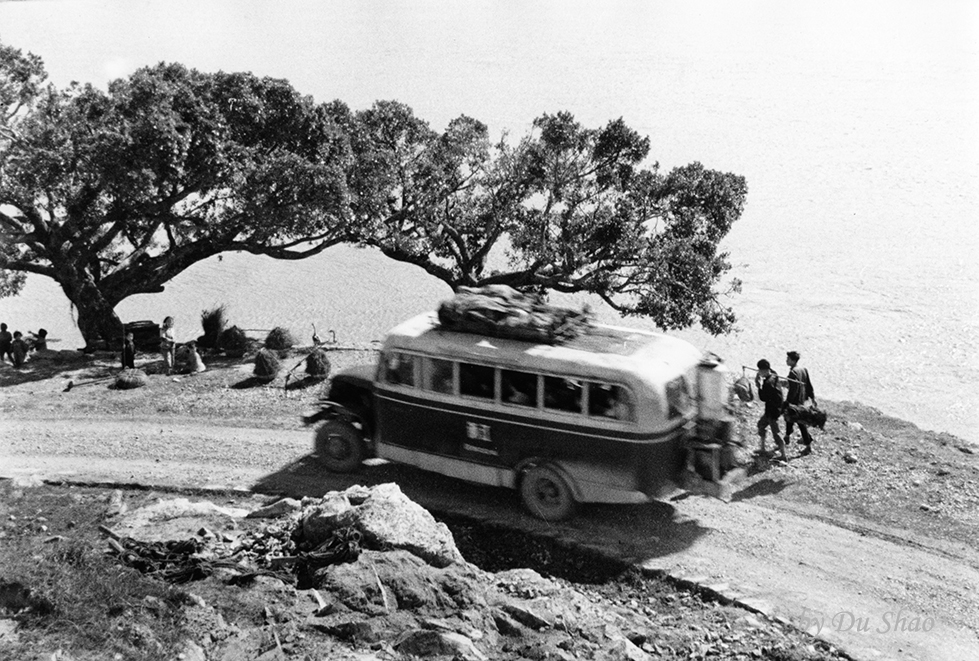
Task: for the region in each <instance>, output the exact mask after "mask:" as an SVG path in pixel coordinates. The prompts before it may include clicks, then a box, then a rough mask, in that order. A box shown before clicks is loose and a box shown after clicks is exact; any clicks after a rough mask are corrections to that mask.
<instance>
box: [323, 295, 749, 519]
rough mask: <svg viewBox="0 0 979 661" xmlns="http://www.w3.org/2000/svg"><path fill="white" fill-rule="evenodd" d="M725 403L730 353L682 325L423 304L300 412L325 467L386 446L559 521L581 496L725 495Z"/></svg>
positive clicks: (730, 476) (339, 467)
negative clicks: (518, 329)
mask: <svg viewBox="0 0 979 661" xmlns="http://www.w3.org/2000/svg"><path fill="white" fill-rule="evenodd" d="M730 404H731V392H730V386H729V385H728V379H727V370H726V368H725V367H724V365H723V362H722V361H720V360H719V359H718V358H717V357H716V356H713V355H710V354H708V355H705V354H703V353H702V352H701V351H699V350H698V349H697V348H696V347H694V346H693V345H691V344H689V343H687V342H685V341H683V340H680V339H678V338H674V337H670V336H667V335H664V334H659V333H653V332H648V331H644V330H638V329H631V328H622V327H617V326H611V325H603V324H594V323H592V324H589V325H588V326H587V327H586V328H585V330H584V331H583V332H581V333H579V334H578V335H577V336H576V337H573V338H571V339H568V340H566V341H561V342H557V343H551V342H540V341H533V340H528V339H525V338H521V339H513V338H508V337H501V336H496V335H485V334H481V333H473V332H460V331H458V330H455V329H450V328H446V327H445V325H444V324H442V323H440V320H439V315H438V314H437V313H436V312H429V313H424V314H421V315H418V316H416V317H414V318H412V319H410V320H408V321H405V322H403V323H402V324H400V325H398V326H397V327H395V328H394V329H392V330H391V331H390V332H389V333H388V334H387V336H386V339H385V340H384V342H383V345H382V347H381V350H380V353H379V357H378V361H377V364H376V365H361V366H357V367H353V368H350V369H348V370H345V371H343V372H340V373H338V374H337V375H335V376H334V378H333V379H332V381H331V384H330V387H329V390H328V393H327V395H326V397H325V398H324V399H322V400H320V401H319V402H318V405H317V407H316V409H315V410H314V411H312V412H311V413H309V414H307V415H306V416H304V422H305V423H306V424H307V425H317V427H316V430H315V439H314V454H315V455H316V456H317V458H318V459H319V461H320V462H322V464H323V465H324V466H325V467H326V468H327V469H328V470H330V471H334V472H352V471H355V470H357V469H358V468H359V467H360V465H361V463H362V461H363V460H364V459H366V458H368V457H379V458H382V459H386V460H389V461H394V462H399V463H403V464H409V465H412V466H416V467H418V468H421V469H424V470H428V471H433V472H436V473H440V474H442V475H447V476H451V477H454V478H459V479H462V480H467V481H470V482H474V483H479V484H486V485H495V486H499V487H506V488H510V489H516V490H518V491H519V493H520V497H521V499H522V502H523V504H524V506H525V507H526V508H527V510H528V511H529V512H530V513H532V514H533V515H535V516H537V517H540V518H542V519H545V520H552V521H553V520H561V519H565V518H567V517H569V516H571V515H572V514H573V512H574V510H575V508H576V506H577V504H579V503H640V502H646V501H648V500H651V499H662V498H665V497H668V496H670V495H673V494H676V493H677V492H678V490H679V489H681V488H683V489H685V490H687V491H692V492H694V493H708V494H712V495H720V496H722V497H723V496H724V494H725V493H727V494H728V495H729V493H730V488H731V487H730V485H731V484H732V483H733V481H734V477H735V471H734V470H733V469H734V468H735V467H734V465H733V456H734V454H733V452H732V445H733V443H734V441H733V429H734V424H733V415H732V413H731V407H730Z"/></svg>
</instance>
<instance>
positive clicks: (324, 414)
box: [302, 400, 363, 427]
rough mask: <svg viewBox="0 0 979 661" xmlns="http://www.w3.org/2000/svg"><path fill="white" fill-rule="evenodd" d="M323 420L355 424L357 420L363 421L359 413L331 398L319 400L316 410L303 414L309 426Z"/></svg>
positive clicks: (304, 420)
mask: <svg viewBox="0 0 979 661" xmlns="http://www.w3.org/2000/svg"><path fill="white" fill-rule="evenodd" d="M323 420H340V421H341V422H346V423H348V424H354V423H356V422H359V423H363V421H362V420H361V419H360V417H359V416H357V414H355V413H354V412H353V411H351V410H350V409H348V408H347V407H345V406H344V405H343V404H338V403H337V402H331V401H330V400H322V401H320V402H317V408H316V410H314V411H311V412H308V413H305V414H303V416H302V421H303V424H304V425H306V426H307V427H308V426H310V425H315V424H316V423H317V422H321V421H323Z"/></svg>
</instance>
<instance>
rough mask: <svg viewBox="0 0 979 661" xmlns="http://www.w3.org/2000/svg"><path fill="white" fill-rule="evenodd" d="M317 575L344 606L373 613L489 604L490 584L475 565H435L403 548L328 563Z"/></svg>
mask: <svg viewBox="0 0 979 661" xmlns="http://www.w3.org/2000/svg"><path fill="white" fill-rule="evenodd" d="M316 578H317V581H316V582H317V584H318V585H319V587H320V589H321V590H323V591H326V592H328V593H330V594H331V595H333V596H334V597H336V598H337V600H338V601H339V602H340V603H341V604H342V605H343V606H344V607H345V608H347V609H350V610H354V611H358V612H361V613H366V614H369V615H381V614H385V613H391V612H393V611H396V610H407V611H415V612H440V611H443V610H449V611H455V610H458V609H460V608H471V607H482V606H485V600H484V597H483V594H484V591H485V587H486V586H485V585H484V580H483V578H482V574H481V572H479V570H477V569H476V568H475V567H472V566H471V565H466V564H452V565H449V566H448V567H442V568H439V567H433V566H432V565H430V564H428V563H426V562H425V561H423V560H422V559H421V558H419V557H418V556H416V555H413V554H411V553H409V552H408V551H404V550H395V551H388V552H381V551H364V552H363V553H361V554H360V556H359V557H358V559H357V560H356V561H355V562H352V563H347V564H340V565H331V566H329V567H324V568H323V569H321V570H319V571H318V572H317V575H316Z"/></svg>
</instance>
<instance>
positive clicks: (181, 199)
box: [0, 44, 746, 343]
mask: <svg viewBox="0 0 979 661" xmlns="http://www.w3.org/2000/svg"><path fill="white" fill-rule="evenodd" d="M44 80H45V73H44V68H43V65H42V63H41V61H40V60H39V59H38V58H36V57H34V56H32V55H24V54H23V53H21V52H20V51H18V50H16V49H13V48H10V47H5V46H3V45H2V44H0V112H2V115H0V296H3V295H6V294H9V293H11V292H15V291H16V290H17V289H18V288H19V286H20V285H21V284H22V282H23V274H25V273H36V274H40V275H46V276H48V277H50V278H53V279H54V280H55V281H56V282H58V283H59V284H60V286H61V288H62V289H63V290H64V292H65V294H66V296H67V297H68V299H69V300H70V301H71V302H72V304H73V305H74V306H75V307H76V308H77V310H78V325H79V329H80V330H81V332H82V335H83V336H84V337H85V339H86V341H87V342H89V343H91V342H93V341H95V340H97V339H100V338H109V337H112V336H114V335H117V334H118V333H119V331H120V323H119V319H118V317H117V316H116V314H115V311H114V308H115V306H116V305H117V304H118V303H119V302H120V301H122V300H124V299H125V298H126V297H128V296H131V295H133V294H137V293H148V292H155V291H160V290H161V288H162V287H163V285H164V284H165V283H166V282H167V281H168V280H170V279H171V278H173V277H174V276H176V275H177V274H178V273H180V272H181V271H183V270H184V269H186V268H187V267H189V266H191V265H192V264H194V263H195V262H197V261H200V260H202V259H205V258H207V257H210V256H212V255H216V254H219V253H221V252H224V251H231V250H238V251H247V252H251V253H254V254H262V255H269V256H272V257H277V258H283V259H300V258H304V257H308V256H311V255H314V254H317V253H319V252H321V251H323V250H324V249H326V248H327V247H329V246H332V245H335V244H337V243H339V242H344V241H352V242H358V243H361V244H364V245H368V246H374V247H376V248H378V249H380V250H381V251H382V252H383V253H384V254H386V255H388V256H389V257H391V258H393V259H396V260H400V261H404V262H409V263H412V264H415V265H418V266H419V267H421V268H423V269H425V270H426V271H427V272H428V273H430V274H432V275H434V276H435V277H438V278H440V279H442V280H444V281H445V282H446V283H448V284H449V285H450V286H452V287H453V288H458V287H460V286H463V285H482V284H508V285H511V286H513V287H516V288H519V289H522V290H534V291H540V292H546V291H559V292H590V293H593V294H596V295H598V296H600V297H601V298H602V299H604V300H605V301H607V302H608V304H609V305H611V306H612V307H613V308H615V309H616V310H618V311H620V312H621V313H623V314H627V315H641V316H645V317H648V318H651V319H652V320H653V321H655V322H656V323H657V324H658V325H659V326H661V327H663V328H682V327H685V326H689V325H692V324H694V323H697V322H699V323H700V324H701V325H702V326H704V327H705V328H706V329H708V330H709V331H711V332H714V333H721V332H725V331H728V330H730V329H731V327H732V325H733V322H734V315H733V313H732V311H731V309H730V308H729V307H727V306H726V305H724V303H723V301H722V297H723V295H724V294H725V291H729V290H731V289H737V287H738V285H739V283H738V282H737V281H736V280H730V281H728V282H724V278H725V277H726V276H725V274H726V273H727V271H728V270H729V268H730V267H729V264H728V261H727V256H726V254H724V253H722V252H719V250H718V245H719V243H720V241H721V240H722V239H723V237H724V236H725V235H726V234H727V232H728V230H729V229H730V228H731V225H732V223H733V222H734V221H735V220H737V218H738V217H739V216H740V214H741V211H742V209H743V205H744V200H745V195H746V186H745V182H744V179H743V178H742V177H740V176H737V175H733V174H729V173H721V172H716V171H713V170H708V169H706V168H704V167H703V166H701V165H700V164H699V163H693V164H691V165H688V166H685V167H681V168H675V169H673V170H672V171H670V172H669V173H666V174H663V173H661V172H660V171H659V168H658V166H657V165H653V166H651V167H647V168H644V167H642V163H643V161H644V160H645V159H646V156H647V154H648V152H649V140H648V139H647V138H644V137H641V136H640V135H639V134H638V133H636V132H635V131H634V130H632V129H631V128H629V127H628V126H626V124H625V123H624V122H623V121H622V120H615V121H612V122H609V123H608V124H607V125H606V126H604V127H602V128H599V129H590V128H586V127H584V126H582V125H581V124H580V123H578V122H577V121H576V120H575V119H574V117H573V116H571V115H570V114H568V113H558V114H556V115H543V116H541V117H540V118H538V119H537V120H535V122H534V127H533V130H532V131H531V133H530V134H529V135H527V136H526V137H524V138H522V139H520V140H514V141H511V140H509V139H508V138H507V137H506V136H504V138H503V139H501V140H500V141H499V142H497V143H493V142H491V141H490V139H489V134H488V130H487V128H486V126H484V125H483V124H482V123H480V122H479V121H477V120H475V119H472V118H469V117H465V116H463V117H459V118H457V119H455V120H453V121H452V122H450V123H449V125H448V127H447V128H446V129H445V130H444V131H442V132H437V131H434V130H432V129H431V128H430V127H429V126H428V124H427V123H426V122H424V121H423V120H421V119H419V118H417V117H415V116H414V113H413V112H412V111H411V109H410V108H408V107H407V106H405V105H403V104H400V103H397V102H379V103H377V104H375V105H374V106H373V107H371V108H369V109H367V110H363V111H360V112H352V111H351V110H350V109H349V108H347V107H346V106H345V105H344V104H343V103H341V102H333V103H330V104H322V105H318V104H316V103H314V102H313V101H312V100H311V99H309V98H307V97H303V96H301V95H299V94H298V93H297V92H296V91H295V90H293V89H292V88H291V87H290V86H289V85H288V83H286V82H284V81H281V80H273V79H268V78H257V77H255V76H253V75H250V74H245V73H232V74H228V73H216V74H206V73H201V72H198V71H194V70H189V69H187V68H185V67H182V66H180V65H176V64H169V65H168V64H160V65H158V66H156V67H150V68H145V69H141V70H139V71H137V72H136V73H134V74H133V75H132V76H130V77H129V78H127V79H121V80H117V81H114V82H112V83H111V84H110V85H109V87H108V90H107V91H101V90H99V89H96V88H94V87H92V86H90V85H77V84H73V85H71V86H70V87H68V88H67V89H65V90H58V89H55V88H54V87H52V86H45V85H44ZM725 288H726V289H725Z"/></svg>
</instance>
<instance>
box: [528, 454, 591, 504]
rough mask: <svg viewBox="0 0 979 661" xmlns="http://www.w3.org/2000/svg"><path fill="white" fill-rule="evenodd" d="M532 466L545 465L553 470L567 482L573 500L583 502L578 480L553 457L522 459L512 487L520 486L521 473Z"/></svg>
mask: <svg viewBox="0 0 979 661" xmlns="http://www.w3.org/2000/svg"><path fill="white" fill-rule="evenodd" d="M534 466H546V467H548V468H550V469H551V470H553V471H554V472H555V473H557V474H558V475H560V476H561V477H562V478H564V481H565V482H567V483H568V487H569V488H570V489H571V494H572V495H573V496H574V499H575V501H577V502H579V503H580V502H584V494H583V493H582V491H581V487H580V486H579V485H578V481H577V480H576V479H574V476H573V474H572V471H570V470H569V469H568V467H567V466H565V465H564V464H562V463H561V461H560V460H555V459H544V458H542V457H530V458H528V459H524V460H523V461H521V462H520V463H518V464H517V466H516V470H515V471H514V473H515V474H516V476H517V479H516V481H515V483H514V485H513V486H514V488H516V489H519V488H520V480H521V479H522V478H523V474H524V473H526V472H527V471H528V470H530V469H531V468H533V467H534Z"/></svg>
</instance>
